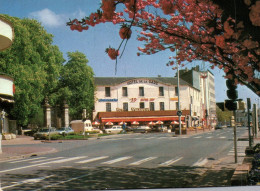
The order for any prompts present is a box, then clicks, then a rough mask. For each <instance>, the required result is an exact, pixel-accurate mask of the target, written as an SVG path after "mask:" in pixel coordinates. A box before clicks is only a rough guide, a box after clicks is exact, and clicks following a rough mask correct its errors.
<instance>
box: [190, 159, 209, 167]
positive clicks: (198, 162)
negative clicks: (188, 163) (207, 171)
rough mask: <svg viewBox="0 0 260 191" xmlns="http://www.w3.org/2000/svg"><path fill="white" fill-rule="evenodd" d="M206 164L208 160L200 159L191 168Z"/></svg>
mask: <svg viewBox="0 0 260 191" xmlns="http://www.w3.org/2000/svg"><path fill="white" fill-rule="evenodd" d="M207 162H208V159H206V158H204V159H203V158H201V159H199V160H198V161H197V162H195V163H194V164H193V165H192V166H203V165H205V164H206V163H207Z"/></svg>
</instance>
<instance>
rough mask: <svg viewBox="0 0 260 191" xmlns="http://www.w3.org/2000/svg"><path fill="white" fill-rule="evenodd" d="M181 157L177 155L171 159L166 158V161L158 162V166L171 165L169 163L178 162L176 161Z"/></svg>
mask: <svg viewBox="0 0 260 191" xmlns="http://www.w3.org/2000/svg"><path fill="white" fill-rule="evenodd" d="M181 159H183V157H177V158H174V159H172V160H168V161H166V162H164V163H161V164H159V166H169V165H171V164H173V163H176V162H178V161H179V160H181Z"/></svg>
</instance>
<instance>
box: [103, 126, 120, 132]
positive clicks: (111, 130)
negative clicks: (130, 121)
mask: <svg viewBox="0 0 260 191" xmlns="http://www.w3.org/2000/svg"><path fill="white" fill-rule="evenodd" d="M104 131H105V133H121V131H123V128H122V127H121V126H120V125H114V126H112V127H111V128H108V129H105V130H104Z"/></svg>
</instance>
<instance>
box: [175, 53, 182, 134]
mask: <svg viewBox="0 0 260 191" xmlns="http://www.w3.org/2000/svg"><path fill="white" fill-rule="evenodd" d="M177 54H178V50H177V49H176V64H177V92H178V111H177V115H178V117H179V135H181V134H182V133H181V115H182V112H181V104H180V74H179V63H178V60H177Z"/></svg>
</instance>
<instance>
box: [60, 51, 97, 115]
mask: <svg viewBox="0 0 260 191" xmlns="http://www.w3.org/2000/svg"><path fill="white" fill-rule="evenodd" d="M68 58H69V60H68V62H67V63H66V64H65V65H64V66H63V68H62V72H61V77H60V89H59V91H58V92H57V95H56V100H57V101H60V102H61V101H63V100H65V101H66V102H67V103H68V105H69V107H70V110H69V111H70V118H71V119H72V120H73V119H82V110H83V109H86V110H87V115H88V118H90V116H91V114H92V110H93V107H94V89H95V88H94V78H93V77H94V72H93V70H92V68H91V67H90V66H88V65H87V63H88V60H87V58H86V56H85V55H84V54H83V53H81V52H78V51H76V52H68Z"/></svg>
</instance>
